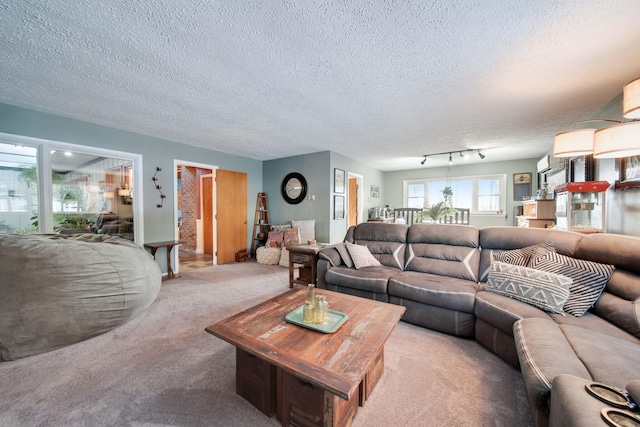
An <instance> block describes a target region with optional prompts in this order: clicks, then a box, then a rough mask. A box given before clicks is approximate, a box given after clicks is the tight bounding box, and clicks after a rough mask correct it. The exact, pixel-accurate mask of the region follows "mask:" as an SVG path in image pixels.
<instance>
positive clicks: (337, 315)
mask: <svg viewBox="0 0 640 427" xmlns="http://www.w3.org/2000/svg"><path fill="white" fill-rule="evenodd" d="M303 309H304V306H303V305H301V306H300V307H298V308H296V309H295V310H293V311H292V312H291V313H289V314H287V315H286V316H284V320H286V321H287V322H289V323H293V324H294V325H298V326H302V327H304V328H308V329H312V330H314V331H318V332H322V333H324V334H332V333H334V332H335V331H337V330H338V328H340V326H342V324H343V323H344V322H346V321H347V319H348V318H349V316H347V315H346V314H345V313H341V312H339V311H334V310H329V321H328V322H327V323H321V324H314V323H304V322H303V321H302V314H303V313H302V311H303Z"/></svg>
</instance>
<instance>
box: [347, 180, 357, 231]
mask: <svg viewBox="0 0 640 427" xmlns="http://www.w3.org/2000/svg"><path fill="white" fill-rule="evenodd" d="M347 220H348V226H349V227H351V226H352V225H357V224H358V179H357V178H352V177H349V217H348V218H347Z"/></svg>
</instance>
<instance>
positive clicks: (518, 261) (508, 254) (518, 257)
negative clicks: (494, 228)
mask: <svg viewBox="0 0 640 427" xmlns="http://www.w3.org/2000/svg"><path fill="white" fill-rule="evenodd" d="M555 251H556V249H555V248H554V246H553V242H551V241H549V242H542V243H538V244H537V245H532V246H527V247H525V248H518V249H513V250H510V251H502V252H495V251H492V252H491V258H492V261H500V262H506V263H507V264H513V265H522V266H528V265H529V261H530V260H531V257H532V256H533V255H534V254H540V255H543V254H545V253H547V252H555Z"/></svg>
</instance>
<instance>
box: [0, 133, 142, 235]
mask: <svg viewBox="0 0 640 427" xmlns="http://www.w3.org/2000/svg"><path fill="white" fill-rule="evenodd" d="M0 140H1V141H2V142H5V143H9V144H18V145H28V146H31V147H35V148H37V149H38V155H37V162H38V170H39V171H49V170H51V150H62V151H73V152H76V153H78V154H89V155H94V156H103V157H116V158H120V159H124V160H131V161H132V162H133V188H134V189H135V191H133V192H132V194H133V215H134V218H135V220H134V221H133V239H134V242H135V243H136V244H138V245H139V246H142V244H143V242H144V216H143V215H144V210H143V208H142V203H143V200H144V197H143V182H142V181H143V180H142V155H141V154H135V153H128V152H125V151H116V150H108V149H106V148H98V147H92V146H88V145H78V144H70V143H67V142H60V141H53V140H49V139H41V138H32V137H28V136H22V135H13V134H9V133H2V132H0ZM51 185H52V182H51V174H50V173H39V174H38V215H39V220H38V221H39V227H40V233H53V221H52V220H53V205H52V203H50V202H51V200H52V197H53V196H52V194H51Z"/></svg>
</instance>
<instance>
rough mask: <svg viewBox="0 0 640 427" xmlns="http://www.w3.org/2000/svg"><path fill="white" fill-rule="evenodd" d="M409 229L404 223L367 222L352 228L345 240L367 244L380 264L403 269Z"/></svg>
mask: <svg viewBox="0 0 640 427" xmlns="http://www.w3.org/2000/svg"><path fill="white" fill-rule="evenodd" d="M351 230H353V232H352V233H351ZM407 230H408V226H406V225H403V224H381V223H373V222H365V223H362V224H358V225H357V226H356V227H352V228H350V229H349V231H347V236H346V237H345V242H348V243H355V244H358V245H363V246H366V247H368V248H369V251H370V252H371V253H372V254H373V256H375V257H376V259H377V260H378V261H380V264H382V265H386V266H388V267H395V268H397V269H399V270H402V269H404V256H405V247H406V241H407Z"/></svg>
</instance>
